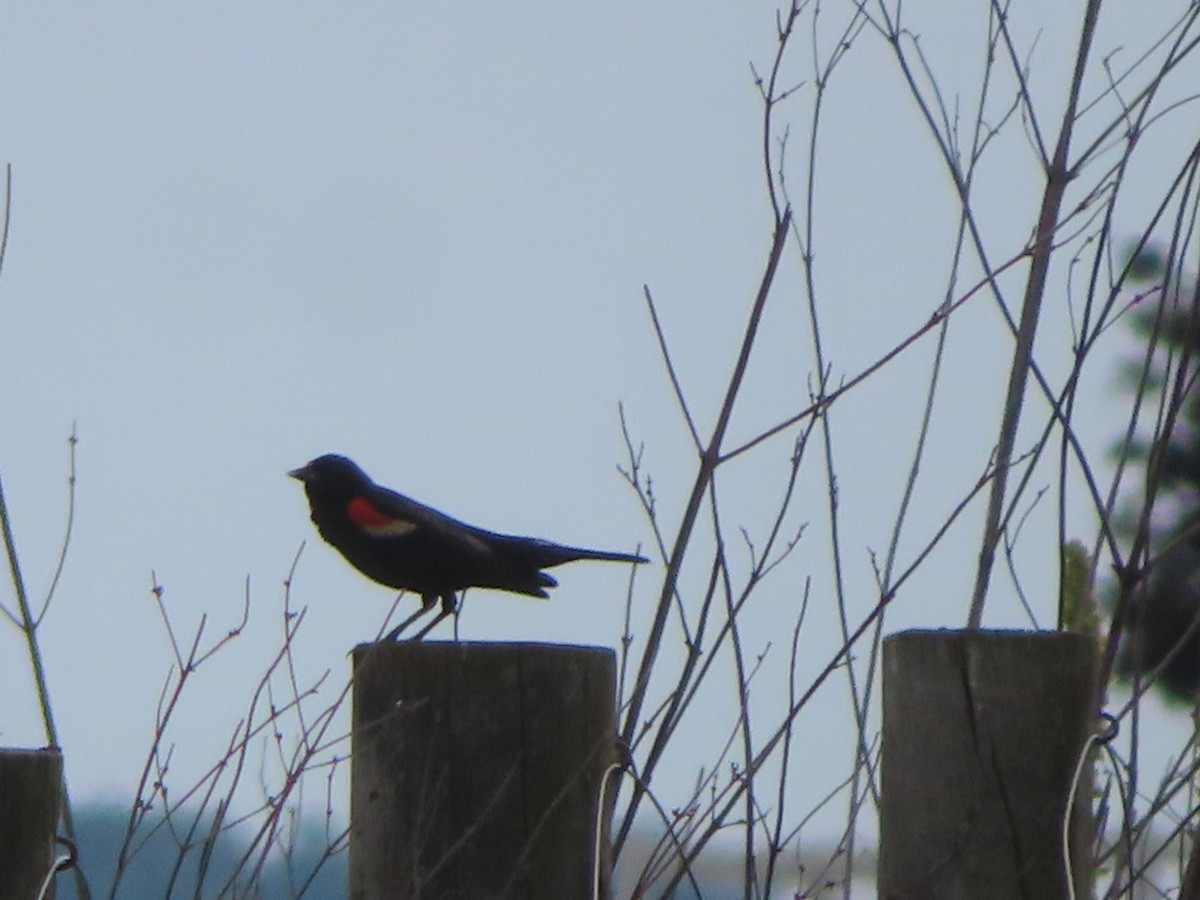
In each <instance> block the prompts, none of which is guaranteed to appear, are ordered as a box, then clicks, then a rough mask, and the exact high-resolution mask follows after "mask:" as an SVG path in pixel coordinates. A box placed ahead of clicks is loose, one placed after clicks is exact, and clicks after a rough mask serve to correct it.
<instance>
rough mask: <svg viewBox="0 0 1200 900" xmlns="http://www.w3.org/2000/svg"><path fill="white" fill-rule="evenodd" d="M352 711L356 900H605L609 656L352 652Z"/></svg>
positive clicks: (461, 650) (495, 647) (487, 648)
mask: <svg viewBox="0 0 1200 900" xmlns="http://www.w3.org/2000/svg"><path fill="white" fill-rule="evenodd" d="M353 708H354V713H353V716H354V720H353V738H352V743H353V746H352V751H351V762H350V779H351V790H350V794H351V797H350V897H351V900H398V898H418V897H421V898H429V900H453V898H471V900H477V898H501V897H520V898H546V900H575V898H578V900H584V898H591V897H592V896H593V881H594V878H595V877H596V871H597V866H598V869H599V873H600V878H601V882H602V889H601V892H600V894H599V896H600V897H601V898H604V897H607V896H608V881H609V867H610V861H609V854H608V830H609V819H610V816H611V802H610V801H611V797H612V791H611V790H604V786H605V785H606V784H607V776H608V774H609V771H610V767H611V766H612V765H613V764H614V763H615V762H616V761H617V752H616V682H615V657H614V654H613V652H612V651H611V650H609V649H606V648H598V647H571V646H559V645H552V644H495V643H441V642H437V643H433V642H420V641H418V642H401V643H381V644H363V645H360V646H359V647H357V648H355V650H354V703H353ZM602 792H603V795H604V797H605V799H604V800H603V801H602V799H601V795H602ZM597 829H598V830H597ZM597 860H598V863H597Z"/></svg>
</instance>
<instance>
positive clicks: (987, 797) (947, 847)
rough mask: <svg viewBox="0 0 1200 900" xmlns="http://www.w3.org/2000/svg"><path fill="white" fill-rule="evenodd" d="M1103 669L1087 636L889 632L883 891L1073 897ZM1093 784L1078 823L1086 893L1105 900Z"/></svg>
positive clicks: (1080, 887) (928, 897) (981, 897)
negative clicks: (1085, 755)
mask: <svg viewBox="0 0 1200 900" xmlns="http://www.w3.org/2000/svg"><path fill="white" fill-rule="evenodd" d="M1095 677H1096V645H1095V642H1094V640H1092V639H1089V638H1087V637H1085V636H1083V635H1078V634H1068V633H1063V632H1016V631H1012V632H997V631H977V630H971V631H909V632H904V633H901V634H896V635H892V636H890V637H888V638H885V639H884V642H883V739H882V749H881V763H880V764H881V768H882V802H881V809H880V826H879V830H880V840H879V876H878V894H879V896H880V897H881V898H889V900H891V898H907V897H912V898H922V900H941V898H947V900H949V898H955V900H957V898H963V900H967V898H970V900H991V898H997V900H998V898H1006V900H1007V898H1011V897H1021V898H1024V900H1039V898H1046V900H1050V898H1053V900H1061V898H1063V897H1066V896H1068V894H1067V877H1068V876H1067V869H1066V863H1065V861H1064V853H1063V840H1062V838H1063V821H1064V817H1065V815H1066V808H1067V799H1068V796H1069V793H1070V790H1071V783H1072V778H1073V776H1074V773H1075V768H1076V764H1077V762H1078V760H1079V756H1080V753H1081V751H1082V750H1083V748H1084V745H1085V743H1086V741H1087V737H1088V735H1089V734H1090V733H1091V731H1092V730H1093V729H1094V728H1095V727H1096V710H1095V709H1093V708H1092V704H1093V703H1094V696H1095V694H1094V692H1095ZM1088 771H1089V768H1088V767H1086V766H1085V768H1084V772H1085V773H1086V772H1088ZM1090 785H1091V780H1090V778H1085V779H1084V780H1083V782H1082V785H1081V789H1080V791H1079V794H1078V795H1077V796H1076V799H1075V804H1074V812H1073V816H1072V822H1071V830H1070V847H1071V851H1070V852H1071V861H1072V865H1073V868H1074V874H1073V878H1074V883H1075V889H1076V896H1078V897H1090V896H1091V883H1092V879H1091V875H1092V873H1091V863H1092V860H1091V858H1090V852H1091V836H1092V834H1091V828H1090V827H1089V826H1090V820H1089V816H1088V813H1089V809H1090V800H1091V798H1090V793H1089V789H1090Z"/></svg>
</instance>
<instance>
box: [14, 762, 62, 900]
mask: <svg viewBox="0 0 1200 900" xmlns="http://www.w3.org/2000/svg"><path fill="white" fill-rule="evenodd" d="M61 806H62V752H61V751H60V750H59V749H58V748H57V747H45V748H43V749H41V750H25V749H19V748H11V747H4V748H0V897H3V898H5V900H33V898H35V897H37V895H38V891H39V890H40V889H41V887H42V882H43V881H44V880H45V878H46V873H47V872H49V871H50V867H51V866H52V865H53V864H54V835H55V831H56V829H57V828H58V817H59V813H60V812H61ZM53 896H54V889H53V888H51V889H50V893H49V894H47V897H50V898H53Z"/></svg>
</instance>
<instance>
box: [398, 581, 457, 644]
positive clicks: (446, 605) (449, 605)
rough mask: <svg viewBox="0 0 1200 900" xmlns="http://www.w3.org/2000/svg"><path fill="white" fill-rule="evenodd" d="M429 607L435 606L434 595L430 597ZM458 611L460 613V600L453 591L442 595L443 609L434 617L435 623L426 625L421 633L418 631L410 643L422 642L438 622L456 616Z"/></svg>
mask: <svg viewBox="0 0 1200 900" xmlns="http://www.w3.org/2000/svg"><path fill="white" fill-rule="evenodd" d="M429 605H430V606H432V605H433V597H432V595H431V596H430V600H429ZM457 611H458V598H457V597H455V596H454V592H453V591H447V592H446V593H444V594H442V608H441V609H440V610H438V614H437V615H436V616H434V617H433V621H431V622H430V623H429V624H428V625H426V626H425V627H424V628H422V629H421V630H420V631H418V632H417V633H416V634H415V635H413V636H412V637H411V638H409V640H410V641H419V640H421V638H423V637H425V635H427V634H429V632H431V631H433V629H434V627H435V626H436V625H437V624H438V622H440V621H442V619H444V618H446V616H452V615H454V614H455V613H456V612H457Z"/></svg>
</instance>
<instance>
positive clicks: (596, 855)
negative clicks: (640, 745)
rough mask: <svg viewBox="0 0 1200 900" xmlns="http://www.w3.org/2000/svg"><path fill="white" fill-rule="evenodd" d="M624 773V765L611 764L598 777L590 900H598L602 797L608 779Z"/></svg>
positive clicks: (602, 818)
mask: <svg viewBox="0 0 1200 900" xmlns="http://www.w3.org/2000/svg"><path fill="white" fill-rule="evenodd" d="M626 752H627V753H628V751H626ZM624 771H625V765H624V764H622V763H612V764H611V765H609V766H608V767H607V768H606V769H605V770H604V774H603V775H602V776H601V777H600V796H599V798H598V799H599V801H600V802H599V803H597V804H596V829H595V831H593V832H592V834H594V835H595V840H594V841H593V842H592V900H600V882H601V880H602V879H601V878H600V848H601V847H602V846H603V845H604V835H603V834H601V833H600V829H601V828H602V827H603V826H604V797H605V794H606V793H607V790H608V779H609V776H610V775H612V773H613V772H624Z"/></svg>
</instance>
